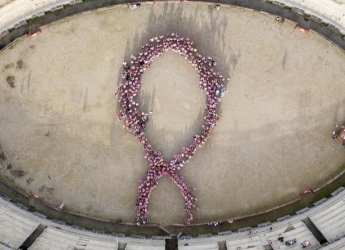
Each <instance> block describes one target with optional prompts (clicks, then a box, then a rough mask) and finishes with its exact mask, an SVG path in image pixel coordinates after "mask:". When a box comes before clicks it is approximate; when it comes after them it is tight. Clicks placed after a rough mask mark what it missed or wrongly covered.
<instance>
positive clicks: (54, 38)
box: [0, 3, 345, 225]
mask: <svg viewBox="0 0 345 250" xmlns="http://www.w3.org/2000/svg"><path fill="white" fill-rule="evenodd" d="M173 32H178V33H179V34H181V35H183V36H186V37H190V38H191V39H192V40H194V41H195V46H196V47H197V48H198V50H199V51H200V52H201V53H202V54H204V55H206V56H212V57H213V58H214V59H215V60H216V61H217V62H218V65H217V66H219V69H220V70H221V71H222V72H223V74H224V75H226V76H227V75H231V77H232V79H231V81H230V82H229V84H228V89H229V92H228V93H227V94H226V96H225V97H224V98H223V100H222V103H221V111H222V118H221V120H220V123H219V125H218V126H217V127H216V129H215V130H214V131H213V134H212V138H211V140H210V141H209V142H208V144H207V145H206V146H205V147H203V148H200V149H199V150H198V152H197V154H196V155H195V156H194V158H193V159H192V160H191V161H190V162H189V163H188V164H187V165H186V166H185V168H184V169H183V170H182V171H181V172H182V175H183V176H185V178H186V180H187V183H189V184H190V185H192V186H195V187H197V190H196V191H195V194H196V196H197V197H198V203H199V205H200V208H201V210H200V212H199V213H197V214H196V215H195V222H205V221H211V220H224V219H227V218H231V217H235V216H239V215H244V214H249V213H253V212H257V211H260V210H263V209H265V208H269V207H273V206H276V205H278V204H282V203H284V202H287V201H290V200H292V199H294V198H296V197H297V196H298V194H299V193H300V192H301V191H303V190H305V189H308V188H314V187H317V186H319V185H320V184H322V183H324V182H325V181H327V180H328V178H329V177H330V176H331V175H334V173H335V172H337V171H338V168H339V166H340V165H341V164H342V163H344V162H345V155H344V154H343V150H344V149H343V148H342V146H341V145H339V144H337V143H335V142H333V141H332V140H331V139H330V133H331V131H332V129H333V126H334V124H335V122H336V121H339V120H344V108H343V107H344V105H343V104H344V97H343V95H342V92H343V91H342V90H343V82H342V79H343V78H344V75H345V66H344V63H343V62H344V59H345V56H344V54H343V52H342V51H340V50H339V49H337V48H336V47H334V46H333V45H331V44H330V43H329V42H328V41H326V40H324V39H323V38H321V37H320V36H318V35H316V34H313V33H310V34H309V35H305V34H303V33H302V32H297V31H296V30H294V23H290V22H285V23H284V24H278V23H276V22H274V17H272V16H269V15H264V14H261V13H257V12H253V11H248V10H244V9H239V8H232V7H228V8H221V9H220V10H219V11H213V10H212V7H211V6H208V5H203V4H192V3H191V4H184V5H179V4H163V3H162V4H160V3H157V4H156V5H154V6H152V5H143V6H142V7H141V8H140V9H137V10H135V11H131V10H130V9H128V8H127V7H126V6H120V7H116V8H113V9H110V10H107V11H102V12H93V13H91V14H85V15H80V16H77V17H75V18H73V19H69V20H66V21H63V22H59V23H56V24H54V25H51V26H49V27H45V28H43V29H42V33H41V34H40V35H39V36H38V37H35V38H34V39H31V40H29V39H25V40H23V41H22V42H20V43H18V44H16V45H15V46H14V47H13V48H12V49H9V50H7V51H5V52H3V53H2V54H1V57H0V79H1V81H0V103H1V106H0V145H1V147H2V150H3V151H4V153H5V156H6V158H7V161H8V162H10V163H11V168H10V169H8V168H7V167H3V168H2V169H1V174H2V175H5V176H7V177H9V178H11V179H13V181H14V183H15V184H16V185H18V186H19V187H21V188H23V189H25V190H27V191H33V192H35V193H37V194H39V195H42V196H44V198H45V200H46V201H49V202H51V203H54V204H59V203H61V202H63V203H65V205H66V208H67V209H70V210H72V211H78V212H80V213H82V214H85V215H89V216H93V217H98V218H108V219H116V218H121V219H122V220H123V221H124V222H133V219H134V215H135V212H134V206H135V202H136V196H137V185H138V180H139V179H140V178H143V177H144V176H145V174H146V171H147V169H148V165H147V162H146V160H145V159H144V158H143V150H142V148H141V145H140V144H138V143H137V142H136V141H135V139H134V138H132V136H130V135H128V134H127V133H126V131H125V130H123V128H122V123H121V122H118V121H117V120H116V119H115V118H114V114H115V112H116V107H117V100H116V98H115V96H114V93H115V90H116V87H117V84H118V82H119V80H120V71H121V66H122V61H123V60H124V59H129V56H130V55H131V53H137V52H138V51H139V49H140V45H141V44H143V43H146V42H148V38H150V37H152V36H155V35H160V34H167V33H173ZM9 76H13V81H14V82H13V86H14V87H12V86H10V84H9V83H8V82H7V81H6V79H7V78H8V77H9ZM139 99H140V102H141V103H142V104H143V109H144V110H146V111H150V110H152V111H153V113H152V115H151V117H150V122H149V124H148V132H147V134H148V137H149V138H150V140H151V141H152V143H153V145H154V146H155V147H156V148H159V149H161V150H162V151H163V154H164V156H165V158H166V159H170V158H171V157H172V155H174V154H175V153H177V152H178V151H179V150H180V149H181V147H182V146H185V145H188V144H189V143H190V142H191V140H192V136H193V135H194V134H195V133H196V132H198V131H199V130H200V127H201V125H202V116H203V111H204V104H205V95H204V94H203V93H201V92H200V91H199V89H198V78H197V76H196V73H195V70H194V69H193V68H192V67H191V66H190V65H189V64H188V63H187V62H186V61H185V60H184V59H183V58H181V57H180V56H178V55H177V54H174V53H172V52H167V53H166V54H164V55H163V56H162V57H160V58H158V59H157V60H156V61H155V62H154V63H153V65H152V67H151V68H150V69H149V70H147V72H146V73H145V75H144V78H143V84H142V88H141V91H140V95H139ZM149 208H150V211H151V213H150V219H151V222H157V223H160V224H163V225H164V224H171V223H182V222H184V221H185V219H186V215H185V214H184V210H183V208H184V203H183V199H182V197H181V195H180V194H179V192H178V188H177V187H176V186H175V185H174V184H173V183H172V181H171V180H170V179H168V178H162V179H161V180H160V182H159V185H158V188H157V189H155V191H154V193H153V195H152V197H151V200H150V206H149Z"/></svg>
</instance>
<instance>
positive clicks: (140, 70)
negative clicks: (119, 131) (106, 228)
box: [116, 33, 229, 225]
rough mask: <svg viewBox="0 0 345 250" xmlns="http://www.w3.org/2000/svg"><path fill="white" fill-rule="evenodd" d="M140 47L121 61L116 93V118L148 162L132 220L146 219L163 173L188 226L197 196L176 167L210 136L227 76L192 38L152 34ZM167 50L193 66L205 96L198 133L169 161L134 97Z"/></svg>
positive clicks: (147, 117) (141, 220)
mask: <svg viewBox="0 0 345 250" xmlns="http://www.w3.org/2000/svg"><path fill="white" fill-rule="evenodd" d="M141 48H142V51H141V52H140V53H139V54H138V55H137V56H134V55H132V56H131V60H130V62H124V63H123V67H124V71H123V72H122V74H121V75H122V78H123V81H122V82H121V83H120V85H119V87H118V89H117V92H116V95H118V102H119V110H118V113H117V117H118V119H119V120H124V128H126V129H127V131H128V132H130V133H132V134H133V135H134V136H135V138H136V139H137V140H138V141H139V142H140V143H142V144H143V148H144V151H145V158H146V159H147V160H148V162H149V165H150V169H149V170H148V171H147V175H146V178H144V179H142V180H139V187H138V198H137V202H136V222H137V224H138V225H141V224H146V223H147V222H148V215H149V211H148V203H149V197H150V195H151V193H152V190H153V189H154V188H156V186H157V184H158V179H159V178H161V177H162V176H165V175H167V176H168V177H170V178H171V179H172V180H173V182H174V183H175V184H176V185H177V186H178V187H179V189H180V192H181V194H182V196H183V198H184V200H185V211H186V212H187V214H188V219H187V221H186V225H189V224H190V223H191V222H192V221H193V212H192V209H196V210H199V207H198V206H197V205H196V202H197V198H196V197H195V196H194V195H193V194H192V190H193V189H195V188H192V187H190V186H188V185H187V184H186V183H185V181H184V178H183V177H182V176H179V175H178V174H177V170H180V169H181V168H182V167H183V166H184V165H185V164H186V163H188V160H189V159H190V158H191V157H192V156H193V155H194V154H195V152H196V149H197V148H198V147H201V146H202V144H204V143H205V142H206V141H207V140H208V139H209V138H210V133H211V131H212V129H213V128H214V127H215V126H216V125H217V123H218V120H219V117H220V115H219V113H218V110H217V104H218V102H219V101H220V100H221V98H222V96H223V95H224V93H225V92H226V91H227V90H226V89H225V87H224V84H225V81H227V80H229V78H227V79H225V77H224V76H222V74H221V73H220V72H217V71H216V70H215V68H214V67H215V66H216V62H215V61H214V60H213V59H212V58H211V57H204V56H202V55H201V54H200V53H199V52H198V50H197V49H196V48H194V47H193V41H192V40H191V39H189V38H183V37H180V36H179V35H177V34H174V33H173V34H169V35H167V36H156V37H153V38H151V39H150V42H148V43H146V44H145V45H143V46H141ZM167 50H171V51H173V52H176V53H178V54H180V55H181V56H182V57H184V58H185V59H186V60H187V61H188V62H189V63H190V64H191V65H192V66H194V68H195V69H196V72H197V74H198V76H199V78H200V81H199V87H200V90H201V91H202V92H205V93H206V95H207V101H206V106H205V109H206V111H205V116H204V120H205V121H204V124H203V126H202V132H201V133H200V134H197V135H195V136H194V137H193V142H192V143H191V145H190V146H188V147H184V148H182V151H181V153H180V154H178V155H174V158H173V159H172V160H171V161H170V162H164V160H163V156H162V153H161V152H160V151H157V150H155V149H154V148H153V146H152V145H151V143H150V141H149V139H148V138H146V136H145V131H146V123H147V121H148V119H149V113H145V112H144V111H142V110H140V108H139V102H138V101H137V100H136V96H137V94H138V90H139V88H140V86H141V83H142V76H143V74H144V72H145V70H146V69H147V68H150V67H151V64H152V62H153V61H154V60H155V59H156V58H157V57H159V56H160V55H162V54H163V53H164V52H165V51H167ZM186 84H187V83H186Z"/></svg>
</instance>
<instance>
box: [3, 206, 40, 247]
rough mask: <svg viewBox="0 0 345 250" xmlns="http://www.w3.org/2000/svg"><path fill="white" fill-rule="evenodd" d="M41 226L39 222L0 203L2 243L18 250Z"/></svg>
mask: <svg viewBox="0 0 345 250" xmlns="http://www.w3.org/2000/svg"><path fill="white" fill-rule="evenodd" d="M38 226H39V223H38V222H37V221H33V220H31V219H29V218H26V217H23V216H22V215H21V214H19V213H17V212H16V211H14V210H13V209H11V208H10V207H9V206H6V205H5V203H3V202H1V203H0V242H1V243H4V244H6V245H8V246H10V247H13V248H15V249H18V248H19V247H20V246H21V245H22V243H23V242H24V241H25V240H26V239H27V237H28V236H29V235H30V234H32V232H33V231H34V230H35V229H36V228H37V227H38Z"/></svg>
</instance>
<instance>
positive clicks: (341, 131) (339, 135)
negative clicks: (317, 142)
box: [332, 123, 345, 145]
mask: <svg viewBox="0 0 345 250" xmlns="http://www.w3.org/2000/svg"><path fill="white" fill-rule="evenodd" d="M332 139H333V140H337V141H338V142H341V143H342V144H343V145H345V125H342V126H340V125H339V123H337V124H335V129H334V130H333V132H332Z"/></svg>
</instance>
